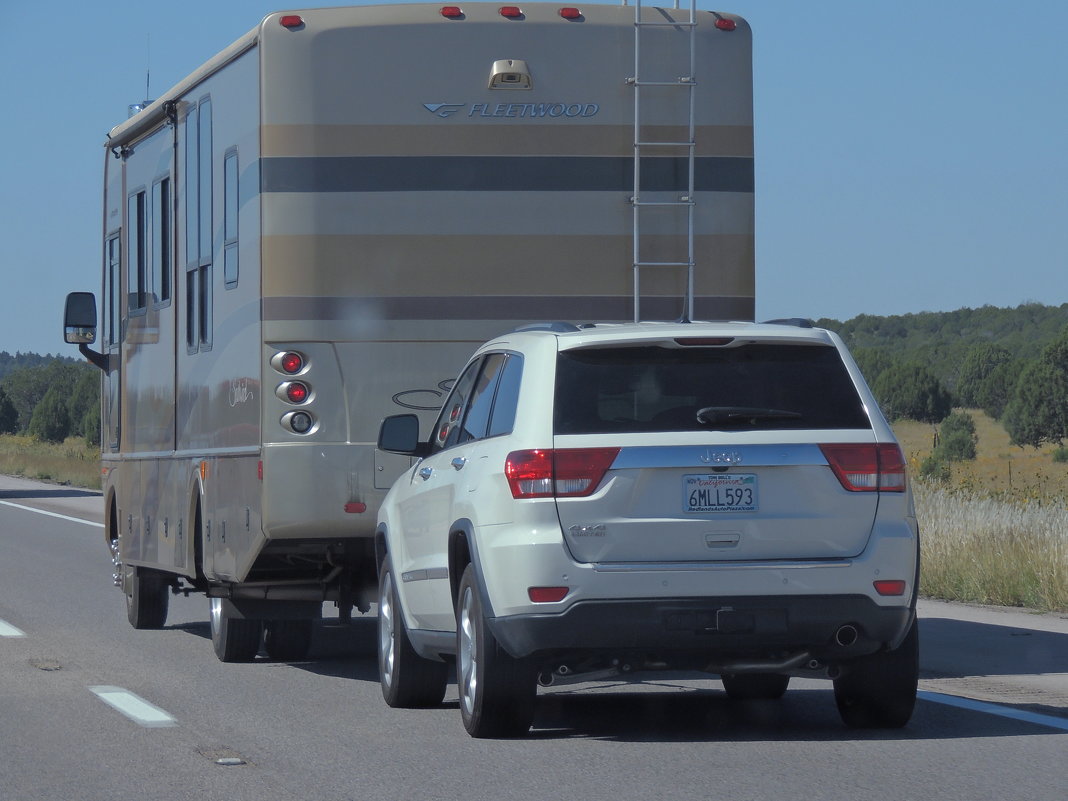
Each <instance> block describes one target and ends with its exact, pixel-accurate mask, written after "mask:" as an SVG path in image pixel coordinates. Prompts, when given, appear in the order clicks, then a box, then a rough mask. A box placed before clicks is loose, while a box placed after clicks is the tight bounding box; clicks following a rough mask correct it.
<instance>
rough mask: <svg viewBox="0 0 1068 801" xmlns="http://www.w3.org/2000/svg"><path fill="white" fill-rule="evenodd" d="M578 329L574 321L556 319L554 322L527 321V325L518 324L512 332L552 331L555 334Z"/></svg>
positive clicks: (568, 332)
mask: <svg viewBox="0 0 1068 801" xmlns="http://www.w3.org/2000/svg"><path fill="white" fill-rule="evenodd" d="M578 330H580V329H579V327H578V326H577V325H575V324H574V323H565V322H562V321H557V322H554V323H528V324H527V325H521V326H519V328H516V329H515V330H514V332H513V333H519V332H520V331H554V332H556V333H557V334H570V333H572V332H574V331H578Z"/></svg>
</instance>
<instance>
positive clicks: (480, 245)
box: [262, 234, 755, 319]
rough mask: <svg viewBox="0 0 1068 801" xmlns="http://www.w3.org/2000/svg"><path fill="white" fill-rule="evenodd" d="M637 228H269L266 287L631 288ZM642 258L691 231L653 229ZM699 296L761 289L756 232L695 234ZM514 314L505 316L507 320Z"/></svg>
mask: <svg viewBox="0 0 1068 801" xmlns="http://www.w3.org/2000/svg"><path fill="white" fill-rule="evenodd" d="M631 246H632V241H631V238H630V237H629V236H596V235H594V236H583V235H577V236H515V235H508V234H502V235H493V236H491V235H483V236H465V235H460V236H447V235H445V236H433V235H428V236H412V235H400V234H398V235H394V236H371V235H367V236H344V235H338V236H310V235H309V236H302V235H285V236H265V237H263V251H262V254H263V255H262V258H263V279H262V280H263V294H264V295H273V296H288V295H329V294H337V295H351V296H381V297H395V296H400V295H404V294H407V293H410V294H411V295H413V296H421V295H424V294H435V295H445V296H448V295H464V294H471V293H474V292H477V293H480V294H485V295H500V296H513V295H515V296H541V295H543V294H545V291H546V288H547V287H553V288H560V289H562V290H563V291H566V292H567V293H568V294H573V295H590V296H598V295H628V296H629V295H632V294H633V277H634V271H633V268H632V267H631V256H632V254H631ZM642 246H643V258H651V257H655V258H656V259H657V260H660V261H668V260H673V259H674V258H679V257H684V250H683V251H682V252H680V249H684V248H685V239H684V238H683V237H673V236H648V237H644V238H643V240H642ZM694 249H695V253H696V257H697V265H698V266H697V268H696V271H695V276H694V282H695V287H696V292H697V294H698V295H721V296H741V297H748V298H751V297H753V295H754V293H755V279H754V276H753V237H752V235H749V234H707V235H700V236H696V237H695V238H694ZM684 280H685V270H684V269H682V268H650V269H646V270H643V272H642V288H643V293H645V292H648V293H650V294H676V293H681V292H683V291H684V288H685V283H684ZM502 319H507V318H502Z"/></svg>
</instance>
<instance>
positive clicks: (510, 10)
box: [497, 6, 523, 19]
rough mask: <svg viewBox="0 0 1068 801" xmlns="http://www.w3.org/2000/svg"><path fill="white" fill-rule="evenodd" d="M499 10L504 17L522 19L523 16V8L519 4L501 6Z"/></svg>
mask: <svg viewBox="0 0 1068 801" xmlns="http://www.w3.org/2000/svg"><path fill="white" fill-rule="evenodd" d="M497 11H498V13H499V14H500V15H501V16H502V17H507V18H508V19H522V17H523V9H521V8H520V7H519V6H501V7H500V8H499V9H498V10H497Z"/></svg>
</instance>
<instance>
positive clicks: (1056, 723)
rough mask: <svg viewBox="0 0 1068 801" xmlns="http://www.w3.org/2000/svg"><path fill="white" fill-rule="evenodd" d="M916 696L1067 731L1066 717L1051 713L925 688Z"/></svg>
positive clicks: (1067, 722)
mask: <svg viewBox="0 0 1068 801" xmlns="http://www.w3.org/2000/svg"><path fill="white" fill-rule="evenodd" d="M916 697H917V698H919V699H921V700H923V701H931V702H932V703H935V704H945V705H946V706H955V707H958V708H960V709H968V710H971V711H972V712H985V713H986V714H988V715H1000V716H1001V717H1003V718H1012V719H1013V720H1021V721H1023V722H1024V723H1035V724H1037V725H1039V726H1049V727H1050V728H1054V729H1061V730H1062V731H1068V718H1058V717H1054V716H1053V715H1040V714H1039V713H1037V712H1027V711H1025V710H1022V709H1013V708H1012V707H1008V706H1001V705H999V704H990V703H987V702H986V701H974V700H972V699H971V698H961V697H960V696H956V695H943V694H942V693H932V692H928V691H926V690H920V691H919V692H918V693H916Z"/></svg>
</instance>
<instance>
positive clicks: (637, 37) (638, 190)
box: [623, 0, 697, 322]
mask: <svg viewBox="0 0 1068 801" xmlns="http://www.w3.org/2000/svg"><path fill="white" fill-rule="evenodd" d="M679 2H680V0H675V5H674V7H675V9H679ZM623 4H624V5H626V4H627V0H623ZM655 28H675V29H678V28H684V29H686V31H687V37H686V39H687V46H688V48H689V53H688V55H689V74H688V75H681V76H678V77H676V78H675V79H674V80H666V81H665V80H645V79H644V78H643V77H642V76H643V75H644V74H645V72H644V65H643V64H642V35H643V31H646V30H647V29H655ZM647 35H648V34H647ZM696 44H697V0H689V18H688V19H682V20H679V21H676V22H670V21H667V20H656V21H648V22H646V21H643V20H642V0H634V75H633V76H632V77H630V78H628V79H627V83H628V84H629V85H630V86H632V87H633V88H634V194H633V196H632V197H631V199H630V200H631V205H632V207H633V218H634V222H633V233H632V237H633V249H632V253H633V259H632V261H633V266H634V322H639V321H640V320H641V271H642V269H645V268H655V269H662V268H676V269H678V268H683V267H684V268H686V299H685V308H684V309H683V312H682V315H681V318H682V319H681V321H682V322H689V321H690V320H693V305H694V207H695V204H696V199H695V196H694V166H695V157H696V151H697V145H696V140H695V130H694V129H695V124H694V114H695V104H696V99H697V92H696V87H697V81H696V77H695V73H696V69H697V63H696ZM649 90H653V91H674V90H682V91H684V92H686V93H687V98H686V99H687V103H686V108H687V109H688V112H687V115H686V116H687V119H686V124H685V128H686V131H687V135H686V141H683V142H677V141H654V140H649V141H646V140H645V139H644V138H643V136H642V119H641V111H642V94H643V91H646V92H647V91H649ZM657 123H658V124H660V125H663V124H664V123H663V122H662V121H657ZM664 148H671V149H680V148H685V151H686V174H687V183H686V190H685V194H683V195H680V196H679V197H678V199H677V200H670V201H646V200H642V177H641V160H642V155H643V153H646V152H647V151H653V152H655V151H656V150H658V149H664ZM658 207H659V208H663V207H670V208H677V209H679V210H680V211H683V212H685V215H686V261H644V260H643V259H642V256H641V253H642V247H641V245H642V212H643V210H646V209H650V208H658Z"/></svg>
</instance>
